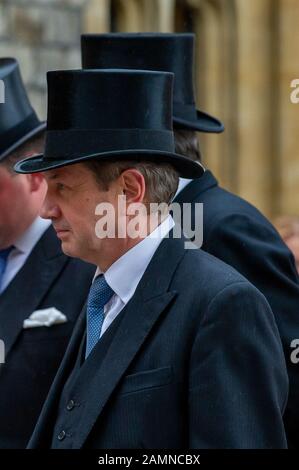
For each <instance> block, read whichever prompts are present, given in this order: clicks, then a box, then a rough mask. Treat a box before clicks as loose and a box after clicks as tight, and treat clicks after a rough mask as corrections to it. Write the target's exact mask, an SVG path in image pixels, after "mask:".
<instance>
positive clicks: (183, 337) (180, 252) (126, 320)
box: [29, 239, 288, 449]
mask: <svg viewBox="0 0 299 470" xmlns="http://www.w3.org/2000/svg"><path fill="white" fill-rule="evenodd" d="M85 315H86V312H85V310H83V312H82V315H81V316H80V319H79V321H78V323H77V325H76V328H75V330H74V333H73V336H72V339H71V341H70V344H69V346H68V350H67V353H66V355H65V357H64V360H63V362H62V364H61V367H60V369H59V372H58V374H57V376H56V378H55V381H54V383H53V385H52V387H51V391H50V393H49V396H48V398H47V401H46V403H45V406H44V407H43V410H42V413H41V416H40V418H39V421H38V424H37V426H36V428H35V431H34V434H33V436H32V438H31V440H30V443H29V448H49V447H51V446H52V447H53V448H61V449H63V448H97V449H102V448H103V449H105V448H139V449H140V448H147V449H150V448H161V449H167V448H183V449H188V448H217V447H221V448H252V447H253V448H276V447H277V448H280V447H284V446H285V445H286V440H285V434H284V429H283V422H282V412H283V410H284V406H285V402H286V399H287V392H288V384H287V374H286V370H285V362H284V357H283V351H282V347H281V343H280V339H279V335H278V332H277V327H276V324H275V321H274V318H273V314H272V312H271V309H270V307H269V305H268V303H267V301H266V300H265V298H264V296H263V295H262V294H261V293H260V292H259V291H257V289H256V288H255V287H253V286H252V285H251V284H250V283H249V282H248V281H247V280H245V278H243V277H242V276H241V275H240V274H239V273H237V272H236V271H235V270H234V269H233V268H231V267H230V266H227V265H226V264H225V263H222V262H221V261H219V260H216V259H215V258H214V257H213V256H211V255H209V254H208V253H205V252H204V251H202V250H185V249H184V241H183V240H181V239H165V240H163V241H162V243H161V245H160V246H159V248H158V250H157V251H156V253H155V255H154V257H153V258H152V260H151V262H150V264H149V266H148V268H147V269H146V272H145V274H144V276H143V278H142V279H141V281H140V283H139V285H138V287H137V289H136V291H135V294H134V296H133V297H132V298H131V300H130V301H129V303H128V304H127V305H126V307H125V308H124V309H123V310H122V311H121V313H120V314H119V315H118V317H117V318H116V319H115V320H114V321H113V322H112V324H111V325H110V327H109V328H108V329H107V330H106V332H105V333H104V334H103V336H102V338H101V339H100V341H99V342H98V343H97V345H96V346H95V348H94V350H93V351H92V353H91V354H90V355H89V357H88V358H87V360H84V350H85Z"/></svg>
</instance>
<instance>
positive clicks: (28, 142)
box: [0, 58, 94, 449]
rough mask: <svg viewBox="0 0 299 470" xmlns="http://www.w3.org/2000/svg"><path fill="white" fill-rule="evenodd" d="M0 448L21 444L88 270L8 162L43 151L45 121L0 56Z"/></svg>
mask: <svg viewBox="0 0 299 470" xmlns="http://www.w3.org/2000/svg"><path fill="white" fill-rule="evenodd" d="M0 79H1V80H3V82H4V84H5V102H4V103H1V104H0V339H1V340H2V341H4V344H5V363H4V364H1V365H0V448H2V449H4V448H10V449H11V448H25V447H26V444H27V442H28V440H29V438H30V436H31V433H32V430H33V428H34V425H35V422H36V420H37V417H38V415H39V412H40V409H41V407H42V404H43V402H44V400H45V398H46V396H47V393H48V390H49V387H50V385H51V383H52V380H53V378H54V376H55V374H56V372H57V369H58V367H59V364H60V361H61V359H62V357H63V354H64V351H65V349H66V345H67V343H68V340H69V337H70V335H71V332H72V329H73V326H74V323H75V321H76V319H77V316H78V315H79V313H80V311H81V308H82V306H83V304H84V300H85V298H86V295H87V292H88V289H89V287H90V283H91V280H92V275H93V273H94V268H93V267H92V266H91V265H88V264H86V263H83V262H81V261H78V260H75V259H71V258H68V257H67V256H65V255H64V254H63V253H62V251H61V247H60V242H59V241H58V239H57V237H56V234H55V231H54V229H53V227H52V225H51V223H50V222H49V221H45V220H43V219H41V218H40V217H39V211H40V209H41V206H42V204H43V200H44V197H45V194H46V191H47V184H46V182H45V180H44V178H43V176H42V175H41V174H36V175H32V176H31V175H17V174H16V173H15V172H14V171H13V166H14V164H15V163H16V162H17V161H18V160H20V159H21V158H24V157H26V156H30V155H33V154H36V153H40V152H42V151H43V148H44V133H45V127H46V125H45V123H42V122H40V121H39V120H38V118H37V116H36V114H35V112H34V110H33V108H32V107H31V105H30V103H29V100H28V97H27V95H26V91H25V89H24V85H23V82H22V79H21V76H20V71H19V67H18V64H17V62H16V60H15V59H10V58H3V59H0Z"/></svg>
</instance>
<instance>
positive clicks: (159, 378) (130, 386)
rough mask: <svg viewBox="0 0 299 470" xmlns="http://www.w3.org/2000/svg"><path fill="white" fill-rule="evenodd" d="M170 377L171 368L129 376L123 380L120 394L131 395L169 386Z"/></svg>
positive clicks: (161, 368)
mask: <svg viewBox="0 0 299 470" xmlns="http://www.w3.org/2000/svg"><path fill="white" fill-rule="evenodd" d="M172 377H173V372H172V367H171V366H168V367H160V368H159V369H151V370H145V371H142V372H138V373H136V374H130V375H127V376H126V377H125V378H124V379H123V381H122V386H121V389H120V393H121V394H125V393H132V392H137V391H138V390H146V389H150V388H154V387H161V386H163V385H167V384H169V383H170V382H171V381H172Z"/></svg>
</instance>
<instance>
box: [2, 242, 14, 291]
mask: <svg viewBox="0 0 299 470" xmlns="http://www.w3.org/2000/svg"><path fill="white" fill-rule="evenodd" d="M12 249H13V246H10V247H9V248H6V249H5V250H0V288H1V283H2V277H3V274H4V271H5V268H6V264H7V258H8V255H9V253H10V252H11V250H12Z"/></svg>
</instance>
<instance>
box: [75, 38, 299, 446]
mask: <svg viewBox="0 0 299 470" xmlns="http://www.w3.org/2000/svg"><path fill="white" fill-rule="evenodd" d="M81 44H82V66H83V68H85V69H101V68H113V67H122V68H130V69H134V68H136V69H146V70H162V71H168V72H173V73H174V74H175V86H174V98H173V125H174V131H175V132H174V133H175V142H176V151H177V152H178V153H180V154H182V155H186V156H187V157H188V158H189V159H190V160H192V161H196V162H200V161H201V155H200V151H199V148H198V140H197V135H196V131H199V132H209V133H219V132H222V131H223V130H224V127H223V125H222V123H221V122H220V121H219V120H218V119H216V118H215V117H212V116H210V115H208V114H207V113H205V112H203V111H201V110H198V109H197V108H196V103H195V100H194V90H193V68H194V67H193V56H194V35H193V34H163V33H145V34H144V33H140V34H134V33H127V34H126V33H119V34H118V33H115V34H91V35H83V36H82V42H81ZM256 171H257V172H258V171H259V169H258V168H257V169H256ZM174 202H178V203H179V204H180V205H181V206H182V207H183V204H184V203H190V204H192V218H193V226H194V222H195V206H196V204H197V203H202V204H203V227H202V228H203V243H202V245H200V246H201V248H202V249H203V250H204V251H206V252H208V253H211V254H212V255H214V256H216V257H217V258H219V259H221V260H222V261H224V262H226V263H227V264H229V265H231V266H233V267H234V268H235V269H236V270H237V271H239V272H240V273H241V274H242V275H243V276H245V277H246V278H247V279H248V280H249V281H250V282H251V283H252V284H253V285H254V286H255V287H257V288H258V289H259V290H260V292H262V293H263V294H264V296H265V297H266V299H267V300H268V302H269V304H270V306H271V308H272V311H273V313H274V316H275V319H276V323H277V326H278V329H279V332H280V337H281V340H282V343H283V348H284V353H285V359H286V363H287V367H288V373H289V380H290V394H289V400H288V404H287V409H286V414H285V425H286V432H287V437H288V441H289V445H290V446H291V447H298V448H299V393H298V390H299V367H298V365H296V364H293V363H292V361H291V353H292V351H293V349H292V348H291V342H292V340H293V339H296V338H299V278H298V274H297V271H296V267H295V264H294V259H293V256H292V254H291V253H290V251H289V249H288V248H287V246H286V245H285V244H284V242H283V241H282V239H281V238H280V236H279V234H278V233H277V231H276V230H275V228H274V227H273V226H272V225H271V223H270V222H269V221H268V220H267V219H266V218H265V217H264V216H263V215H262V214H261V213H260V212H259V211H258V210H257V209H256V208H255V207H254V206H252V205H251V204H249V203H248V202H246V201H245V200H243V199H241V198H240V197H238V196H236V195H234V194H232V193H230V192H229V191H226V190H225V189H223V188H221V187H220V186H219V185H218V182H217V180H216V178H215V177H214V175H213V174H212V172H211V171H209V170H206V171H205V173H204V174H203V176H202V177H201V178H198V179H194V180H192V179H186V178H181V179H180V184H179V189H178V192H177V194H176V197H175V199H174ZM198 239H199V240H200V241H201V237H195V240H194V241H195V243H196V242H197V240H198ZM248 334H251V333H250V332H248Z"/></svg>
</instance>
